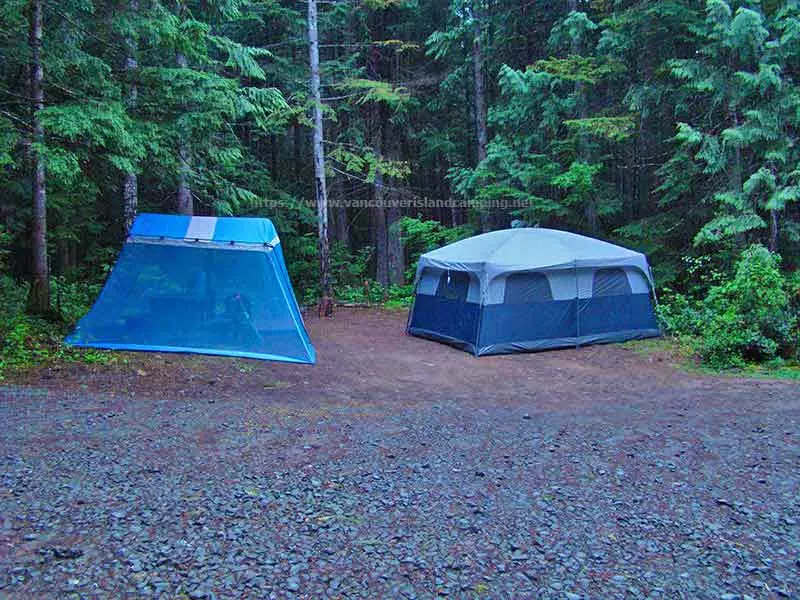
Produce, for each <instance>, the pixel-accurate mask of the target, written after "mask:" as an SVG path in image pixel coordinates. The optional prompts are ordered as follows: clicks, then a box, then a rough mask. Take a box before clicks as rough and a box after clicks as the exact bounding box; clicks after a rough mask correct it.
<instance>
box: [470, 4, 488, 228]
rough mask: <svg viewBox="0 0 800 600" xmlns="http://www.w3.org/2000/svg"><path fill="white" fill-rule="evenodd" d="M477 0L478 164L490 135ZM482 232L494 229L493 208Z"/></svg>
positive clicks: (483, 218)
mask: <svg viewBox="0 0 800 600" xmlns="http://www.w3.org/2000/svg"><path fill="white" fill-rule="evenodd" d="M478 2H480V0H475V7H473V14H472V20H473V37H472V72H473V85H474V94H473V100H474V102H475V135H476V138H477V143H478V163H480V162H482V161H483V160H484V159H485V158H486V149H487V147H488V146H489V134H488V132H487V130H486V79H485V77H484V73H483V52H482V49H481V12H480V10H479V9H478V8H477V3H478ZM480 215H481V230H482V231H489V230H490V229H491V227H492V218H491V208H489V209H486V210H481V213H480Z"/></svg>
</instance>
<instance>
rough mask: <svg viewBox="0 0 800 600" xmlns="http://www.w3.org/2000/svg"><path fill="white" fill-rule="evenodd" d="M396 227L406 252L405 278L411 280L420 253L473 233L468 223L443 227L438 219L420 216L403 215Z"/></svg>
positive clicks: (413, 276) (414, 275)
mask: <svg viewBox="0 0 800 600" xmlns="http://www.w3.org/2000/svg"><path fill="white" fill-rule="evenodd" d="M396 227H397V228H398V230H399V231H400V232H401V235H402V238H403V244H404V246H405V248H406V252H407V253H408V265H409V266H408V270H407V272H406V279H408V280H409V281H413V280H414V278H415V277H416V271H417V262H419V257H420V255H422V254H424V253H425V252H429V251H431V250H435V249H436V248H439V247H440V246H444V245H446V244H451V243H453V242H457V241H458V240H463V239H464V238H467V237H470V236H471V235H473V234H474V233H475V231H474V229H473V228H472V226H470V225H461V226H459V227H445V226H444V225H442V224H441V223H439V222H438V221H433V220H425V219H422V218H420V217H418V218H416V219H415V218H413V217H403V218H401V219H400V220H399V221H398V222H397V224H396Z"/></svg>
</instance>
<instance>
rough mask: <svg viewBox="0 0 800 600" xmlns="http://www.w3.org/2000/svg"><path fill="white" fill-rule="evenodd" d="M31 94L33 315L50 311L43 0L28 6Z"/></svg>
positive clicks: (34, 1) (31, 302)
mask: <svg viewBox="0 0 800 600" xmlns="http://www.w3.org/2000/svg"><path fill="white" fill-rule="evenodd" d="M28 43H29V45H30V51H31V59H30V92H31V101H32V102H31V129H32V131H33V144H32V145H31V158H32V167H33V190H32V191H33V227H32V237H31V246H32V250H33V252H32V254H33V281H32V282H31V289H30V296H29V298H28V310H30V311H31V312H33V313H36V314H47V313H49V312H50V273H49V269H48V265H47V192H46V187H45V183H46V182H45V163H44V157H43V156H42V151H41V147H42V144H44V127H43V126H42V122H41V120H40V119H39V112H40V111H41V110H42V109H43V108H44V90H43V89H42V85H43V83H44V70H43V68H42V56H41V49H42V0H31V4H30V35H29V38H28Z"/></svg>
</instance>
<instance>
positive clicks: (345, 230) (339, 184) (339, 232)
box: [333, 175, 350, 248]
mask: <svg viewBox="0 0 800 600" xmlns="http://www.w3.org/2000/svg"><path fill="white" fill-rule="evenodd" d="M343 177H344V176H343V175H339V176H337V177H335V178H334V180H333V195H334V198H335V199H336V204H335V206H334V222H335V225H336V229H335V235H336V241H337V242H339V243H340V244H344V245H345V246H346V247H348V248H349V247H350V223H349V222H348V220H347V206H346V200H345V197H344V179H343Z"/></svg>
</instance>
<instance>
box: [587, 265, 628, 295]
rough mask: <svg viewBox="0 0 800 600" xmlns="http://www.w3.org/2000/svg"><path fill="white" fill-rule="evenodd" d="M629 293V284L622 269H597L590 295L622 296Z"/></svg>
mask: <svg viewBox="0 0 800 600" xmlns="http://www.w3.org/2000/svg"><path fill="white" fill-rule="evenodd" d="M630 293H631V284H630V282H629V281H628V276H627V275H625V271H624V270H623V269H597V271H595V272H594V281H593V282H592V296H623V295H626V294H630Z"/></svg>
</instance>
